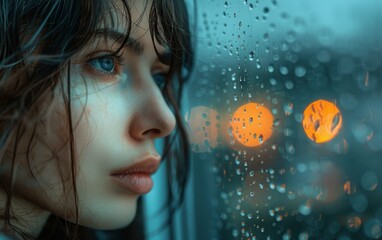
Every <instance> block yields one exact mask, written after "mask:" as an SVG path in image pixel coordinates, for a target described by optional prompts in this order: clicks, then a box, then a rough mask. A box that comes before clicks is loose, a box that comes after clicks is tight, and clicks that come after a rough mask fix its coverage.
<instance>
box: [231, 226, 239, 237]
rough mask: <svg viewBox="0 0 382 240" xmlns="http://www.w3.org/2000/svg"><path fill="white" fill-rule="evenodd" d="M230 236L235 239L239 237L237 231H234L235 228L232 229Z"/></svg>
mask: <svg viewBox="0 0 382 240" xmlns="http://www.w3.org/2000/svg"><path fill="white" fill-rule="evenodd" d="M232 236H233V237H235V238H236V237H238V236H239V231H238V230H237V229H235V228H234V229H232Z"/></svg>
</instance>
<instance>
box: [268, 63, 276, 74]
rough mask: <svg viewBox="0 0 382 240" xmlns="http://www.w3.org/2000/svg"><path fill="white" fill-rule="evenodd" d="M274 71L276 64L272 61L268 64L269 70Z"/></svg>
mask: <svg viewBox="0 0 382 240" xmlns="http://www.w3.org/2000/svg"><path fill="white" fill-rule="evenodd" d="M274 71H275V66H274V65H273V64H272V63H270V64H269V65H268V72H270V73H273V72H274Z"/></svg>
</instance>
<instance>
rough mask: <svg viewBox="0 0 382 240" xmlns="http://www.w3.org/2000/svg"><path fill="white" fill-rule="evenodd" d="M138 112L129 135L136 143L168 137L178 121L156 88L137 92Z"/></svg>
mask: <svg viewBox="0 0 382 240" xmlns="http://www.w3.org/2000/svg"><path fill="white" fill-rule="evenodd" d="M136 96H137V97H136V103H137V104H136V111H135V114H134V115H133V117H132V119H131V124H130V127H129V135H130V137H132V138H134V139H135V140H136V141H143V140H146V139H154V138H161V137H166V136H168V135H169V134H170V133H171V132H172V131H173V130H174V128H175V124H176V120H175V116H174V114H173V112H172V111H171V110H170V108H169V106H168V105H167V103H166V101H165V100H164V98H163V96H162V93H161V92H160V91H159V89H158V88H157V87H156V86H154V87H151V88H150V87H147V88H144V89H142V90H140V91H139V92H136Z"/></svg>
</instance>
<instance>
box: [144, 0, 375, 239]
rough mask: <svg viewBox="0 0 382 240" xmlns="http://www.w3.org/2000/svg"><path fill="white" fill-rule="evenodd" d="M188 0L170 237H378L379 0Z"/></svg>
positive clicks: (164, 236)
mask: <svg viewBox="0 0 382 240" xmlns="http://www.w3.org/2000/svg"><path fill="white" fill-rule="evenodd" d="M196 3H197V18H196V19H197V20H198V27H197V31H196V36H195V42H196V44H197V49H196V50H197V54H196V68H195V72H194V74H193V78H192V79H191V82H190V83H189V84H188V89H187V95H186V96H185V100H184V102H185V105H186V106H187V107H188V108H187V111H186V112H185V113H184V115H185V119H186V121H187V123H188V125H189V129H190V140H191V142H192V146H191V148H192V159H191V160H192V164H191V165H192V166H191V167H192V168H191V178H190V181H189V183H188V186H187V195H186V199H185V204H184V207H183V208H182V209H180V211H179V212H178V215H177V218H176V221H177V222H179V227H178V228H177V230H176V231H177V232H176V233H175V237H176V238H175V239H182V240H183V239H185V240H188V239H189V240H193V239H198V240H202V239H216V240H218V239H219V240H220V239H223V240H230V239H246V240H247V239H248V240H255V239H256V240H263V239H283V240H288V239H298V240H306V239H339V240H352V239H354V240H358V239H380V238H381V237H382V204H381V200H380V199H381V197H382V188H381V182H382V179H381V177H382V107H381V106H382V64H381V63H382V29H381V27H380V26H381V22H382V16H381V12H382V2H380V1H372V0H367V1H356V0H336V1H329V0H322V1H305V0H293V1H281V0H268V1H258V0H257V1H256V0H252V1H250V0H248V1H247V0H244V1H233V0H228V1H218V0H208V1H196ZM157 185H159V184H157ZM154 193H155V191H154ZM154 193H153V194H154ZM146 205H148V204H146ZM148 216H150V213H149V215H148ZM149 225H150V224H149ZM162 234H166V233H162ZM167 234H168V233H167ZM150 239H167V235H163V236H160V235H157V236H153V237H152V238H150Z"/></svg>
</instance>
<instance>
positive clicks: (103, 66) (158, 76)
mask: <svg viewBox="0 0 382 240" xmlns="http://www.w3.org/2000/svg"><path fill="white" fill-rule="evenodd" d="M97 54H98V53H97ZM126 63H127V64H128V61H127V60H126V59H125V57H124V56H123V53H114V52H106V53H103V54H101V55H98V56H97V57H90V59H89V60H87V61H86V64H85V66H84V68H85V72H86V73H88V74H89V75H90V76H91V77H93V78H96V79H98V80H100V81H104V82H117V81H118V79H120V76H121V75H123V72H124V71H125V70H126V68H124V65H126ZM167 77H168V72H167V71H162V72H155V73H153V74H152V79H153V80H154V82H155V84H156V85H157V86H158V88H159V89H160V90H163V88H164V86H165V84H166V81H167ZM132 80H133V81H134V79H132Z"/></svg>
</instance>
